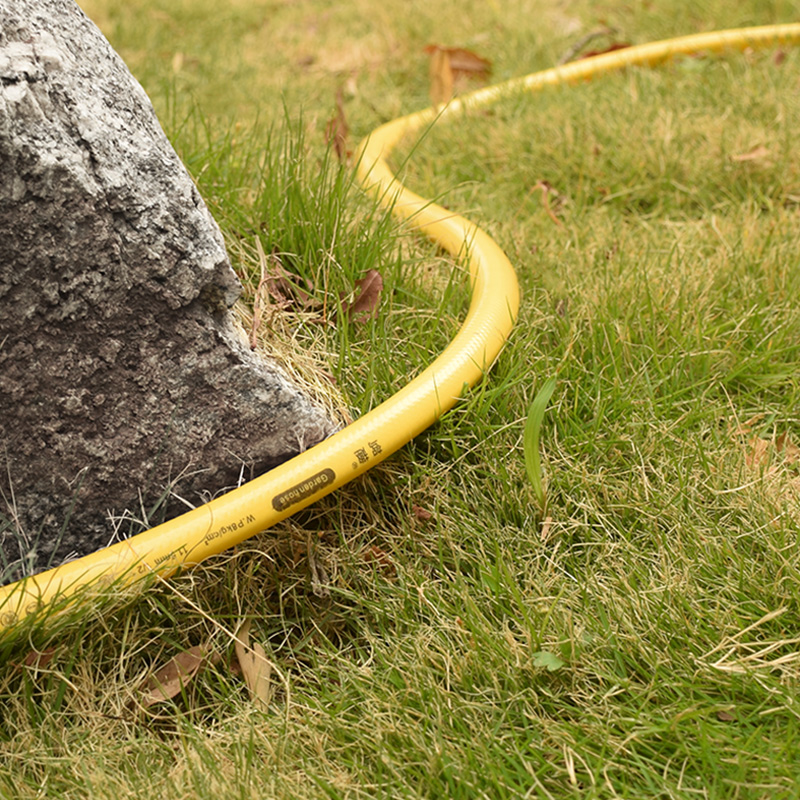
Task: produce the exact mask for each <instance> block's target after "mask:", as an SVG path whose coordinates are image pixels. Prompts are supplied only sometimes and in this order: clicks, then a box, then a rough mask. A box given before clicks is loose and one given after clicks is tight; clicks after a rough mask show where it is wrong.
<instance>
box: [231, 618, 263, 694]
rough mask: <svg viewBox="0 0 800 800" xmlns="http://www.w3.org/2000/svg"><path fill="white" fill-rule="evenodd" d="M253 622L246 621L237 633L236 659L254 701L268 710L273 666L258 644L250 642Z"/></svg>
mask: <svg viewBox="0 0 800 800" xmlns="http://www.w3.org/2000/svg"><path fill="white" fill-rule="evenodd" d="M250 626H251V620H249V619H248V620H245V621H244V622H243V623H242V624H241V625H240V626H239V630H238V631H237V632H236V645H235V647H236V659H237V661H238V662H239V668H240V669H241V672H242V677H243V678H244V682H245V684H246V686H247V688H248V689H249V690H250V694H251V695H252V697H253V700H255V701H256V703H257V704H258V705H260V706H261V707H262V708H264V709H266V708H267V707H268V706H269V699H270V694H271V678H272V664H271V663H270V661H269V659H268V658H267V654H266V651H265V650H264V648H263V647H262V646H261V645H260V644H259V643H258V642H252V643H251V642H250Z"/></svg>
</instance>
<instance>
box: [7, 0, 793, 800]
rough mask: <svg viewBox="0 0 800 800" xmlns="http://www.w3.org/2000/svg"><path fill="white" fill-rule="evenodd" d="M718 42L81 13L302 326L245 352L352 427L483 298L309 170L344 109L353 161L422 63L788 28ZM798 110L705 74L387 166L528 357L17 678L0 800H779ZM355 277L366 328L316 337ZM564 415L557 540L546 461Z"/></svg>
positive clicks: (328, 174) (786, 64)
mask: <svg viewBox="0 0 800 800" xmlns="http://www.w3.org/2000/svg"><path fill="white" fill-rule="evenodd" d="M731 6H732V4H731V3H729V2H723V0H708V2H703V3H698V2H696V0H695V2H691V3H690V2H684V0H675V1H674V2H670V3H657V2H630V3H621V2H617V3H612V2H609V3H607V4H605V5H599V4H596V3H589V2H588V1H587V2H582V0H576V1H575V2H566V1H564V2H557V0H513V1H512V2H507V3H506V2H502V0H484V2H471V1H470V2H464V3H445V4H440V5H439V6H436V5H433V4H430V3H422V2H418V0H411V1H410V2H406V3H404V4H402V5H400V4H392V3H384V4H382V5H378V6H376V5H375V4H373V3H367V2H366V0H348V1H347V2H342V3H338V4H332V3H326V2H322V1H321V0H306V2H300V1H297V2H292V1H291V0H285V1H284V2H276V1H275V0H269V1H267V0H250V2H244V0H225V2H215V3H212V2H210V0H182V2H181V0H161V1H160V2H156V0H140V1H137V2H131V1H130V0H85V2H84V3H83V7H84V8H85V9H86V11H87V13H89V15H90V16H92V18H93V19H95V20H96V21H97V22H98V24H99V25H100V26H101V28H102V29H103V31H104V32H105V34H106V35H107V36H108V37H109V39H110V41H111V42H112V44H113V45H114V46H115V47H116V48H117V50H118V51H119V52H120V54H121V55H122V56H123V58H124V59H125V60H126V61H127V63H128V64H129V66H130V67H131V69H132V71H133V72H134V74H135V75H136V76H137V77H138V78H139V80H140V81H141V82H142V83H143V85H144V86H145V88H146V90H147V91H148V93H149V94H150V96H151V98H152V99H153V103H154V105H155V107H156V110H157V112H158V113H159V116H160V118H161V120H162V123H163V125H164V127H165V130H166V131H167V134H168V135H169V136H170V138H171V140H172V141H173V143H174V145H175V147H176V149H177V150H178V152H179V154H180V155H181V156H182V158H183V159H184V161H185V163H186V164H187V166H188V167H189V169H190V171H191V172H192V174H193V175H194V177H195V179H196V180H197V182H198V185H199V187H200V190H201V193H202V194H203V196H204V197H205V198H206V200H207V202H208V204H209V206H210V208H211V209H212V212H213V213H214V215H215V217H216V218H217V220H218V221H219V223H220V225H221V226H222V228H223V230H224V233H225V236H226V240H227V241H228V243H229V250H230V253H231V257H232V260H233V262H234V266H235V267H236V269H237V271H239V273H240V274H241V276H242V278H243V281H244V283H245V284H246V285H247V286H248V296H249V299H250V300H251V301H252V298H253V295H254V293H255V287H256V286H257V283H258V277H259V273H258V270H259V256H258V248H259V245H260V247H261V249H262V250H263V252H265V253H270V252H272V251H273V250H277V251H279V252H281V253H283V254H285V264H286V265H287V266H289V267H291V270H292V271H293V272H294V273H296V274H297V275H298V276H300V277H299V280H302V281H303V286H304V287H305V288H306V289H308V290H309V292H310V293H311V295H312V296H313V297H314V298H316V300H318V301H319V305H314V304H304V303H303V302H300V301H296V302H293V303H292V304H291V305H290V307H289V308H288V310H287V311H286V312H285V313H284V314H283V315H273V316H272V317H271V318H270V319H269V323H270V325H269V326H268V327H269V330H270V332H271V336H269V337H265V341H264V343H263V346H264V347H266V348H270V349H271V350H272V351H274V352H275V354H276V356H277V357H279V358H281V359H282V361H283V362H284V363H285V364H286V365H287V367H289V368H292V369H293V370H294V371H295V372H296V373H297V374H298V376H299V377H300V379H301V380H305V381H306V382H307V383H308V385H309V391H312V392H320V393H323V394H325V395H326V402H329V403H332V404H334V405H335V406H336V408H337V413H339V414H341V416H342V418H343V419H347V418H348V417H349V416H352V417H355V416H358V415H360V414H362V413H364V412H365V411H367V410H368V409H369V408H372V407H374V406H375V405H377V404H378V403H379V402H381V400H383V399H385V398H386V397H388V396H389V395H391V394H392V393H393V392H394V391H396V390H397V389H398V388H400V387H402V386H403V385H404V384H405V382H406V381H407V380H408V378H409V376H412V375H414V374H415V373H416V372H418V371H419V370H420V369H421V368H422V367H423V366H424V365H425V364H427V363H429V361H430V360H431V359H432V358H433V357H435V355H436V354H437V353H438V352H440V351H441V349H442V348H443V347H444V346H445V345H446V344H447V342H448V341H449V340H450V338H451V337H452V335H453V334H454V332H455V331H456V330H457V329H458V325H459V321H460V320H461V319H462V318H463V314H464V309H465V307H466V301H467V292H466V289H465V287H464V281H463V275H462V269H461V268H460V267H459V266H457V265H453V264H452V263H451V262H450V260H449V258H447V257H445V256H443V255H442V254H441V253H440V252H439V251H438V250H437V249H436V248H435V247H433V246H432V245H430V244H428V243H426V242H424V241H421V240H419V239H418V238H417V237H416V236H414V235H413V234H410V233H409V232H408V231H407V230H405V229H404V228H403V226H402V225H399V224H398V223H395V222H394V221H392V219H391V218H388V217H386V216H385V215H384V214H383V212H380V211H378V210H376V209H375V208H374V206H373V205H372V203H371V201H370V200H369V199H368V198H365V197H364V196H363V195H362V193H361V192H360V191H359V190H358V189H357V187H355V186H353V185H352V184H351V182H350V171H349V166H347V165H345V166H340V165H339V163H338V160H337V158H336V157H335V155H334V154H333V153H332V152H331V151H329V150H327V149H326V144H325V138H326V137H325V131H326V128H328V127H329V121H330V120H331V119H332V118H334V117H335V115H336V114H337V100H336V98H337V94H338V95H339V103H338V105H339V106H340V119H341V117H342V116H343V117H344V118H345V119H346V121H347V125H348V127H349V135H348V138H347V144H346V148H345V149H349V150H353V149H354V148H355V145H356V143H357V141H358V139H359V138H360V137H361V136H363V135H366V134H367V133H368V132H369V131H370V130H372V129H373V128H374V127H376V126H377V125H379V124H381V123H383V122H386V121H388V120H390V119H393V118H395V117H396V116H399V115H401V114H404V113H409V112H411V111H414V110H417V109H419V108H422V107H424V106H426V105H427V104H428V103H429V90H430V75H429V61H430V57H429V55H428V54H427V53H426V52H425V50H424V48H425V46H426V45H428V44H432V43H434V44H439V45H443V46H452V47H461V48H466V49H468V50H470V51H472V52H474V53H476V54H478V55H480V56H481V57H483V58H486V59H489V60H491V62H492V76H491V78H490V81H492V82H494V81H501V80H504V79H507V78H511V77H514V76H517V75H523V74H526V73H529V72H532V71H534V70H538V69H543V68H546V67H549V66H552V65H553V64H555V63H556V62H557V61H558V60H559V59H560V58H561V57H562V56H564V55H565V54H567V53H569V51H570V49H571V47H572V46H573V45H574V44H576V43H579V41H580V40H581V39H582V37H584V36H585V35H586V34H587V33H590V32H593V31H599V30H600V29H605V28H612V29H614V32H613V33H610V34H605V35H604V36H600V37H597V38H596V39H593V40H592V41H591V42H590V43H588V44H587V46H586V49H592V48H598V49H602V48H604V47H607V46H608V45H609V44H610V43H612V42H618V43H634V44H638V43H642V42H646V41H650V40H653V39H658V38H664V37H668V36H674V35H680V34H685V33H694V32H698V31H705V30H714V29H718V28H723V27H735V26H740V25H756V24H770V23H775V22H791V21H795V20H796V19H798V18H799V15H800V2H788V1H787V2H779V1H778V0H776V1H775V2H758V1H757V0H742V1H741V2H738V3H736V4H735V7H734V8H732V7H731ZM478 85H480V84H479V83H477V82H476V80H475V79H474V78H473V79H472V80H470V79H468V78H465V79H463V81H462V84H459V86H458V87H457V88H462V89H469V88H472V87H473V86H478ZM798 88H800V52H794V51H792V50H790V49H786V50H783V49H780V48H773V49H770V50H765V51H762V52H749V51H748V52H745V53H743V54H738V53H736V54H734V53H730V54H723V55H720V56H710V55H709V54H705V53H698V54H695V55H694V56H692V57H687V58H680V59H676V60H675V61H674V62H673V63H671V64H668V65H665V66H663V67H660V68H658V69H654V70H647V69H643V68H634V69H629V70H626V71H624V72H621V73H619V74H616V75H613V76H609V77H607V78H604V79H602V80H599V81H595V82H592V83H586V84H581V85H577V86H571V87H558V88H552V89H549V90H547V91H545V92H542V93H539V94H536V95H531V96H518V97H513V98H508V99H506V100H504V101H502V102H500V103H497V104H495V105H493V106H491V107H487V108H483V109H480V110H475V111H471V112H469V113H465V114H464V115H462V116H460V117H458V118H457V119H450V120H449V121H447V122H446V123H442V124H439V125H434V126H433V128H432V129H431V130H429V131H427V132H426V133H425V135H424V136H423V137H422V139H421V141H417V140H413V141H407V142H404V143H403V144H402V145H401V147H400V148H399V149H398V151H397V153H396V154H395V155H394V156H393V164H394V166H395V167H396V168H397V169H398V171H399V173H400V174H401V175H402V178H403V181H404V182H405V183H407V184H408V185H409V187H410V188H412V189H413V190H414V191H416V192H418V193H420V194H422V195H423V196H426V197H431V198H436V199H437V202H439V203H442V204H444V205H446V206H447V207H448V208H452V209H453V210H454V211H457V212H458V213H460V214H463V215H465V216H467V217H469V218H470V219H472V220H474V221H475V222H477V223H478V224H479V225H481V226H482V227H483V228H485V229H486V230H487V231H488V232H489V233H490V234H491V235H492V236H493V237H495V238H496V239H497V241H498V242H499V243H500V244H501V245H502V247H503V248H504V250H505V251H506V253H507V254H508V256H509V258H510V259H511V261H512V262H513V263H514V265H515V267H516V269H517V271H518V275H519V279H520V283H521V286H522V292H523V302H522V308H521V312H520V318H519V321H518V324H517V327H516V329H515V332H514V333H513V335H512V338H511V341H510V343H509V345H508V347H507V348H506V350H505V351H504V353H503V355H502V356H501V358H500V359H499V361H498V362H497V364H496V365H495V367H494V369H493V371H492V372H491V374H490V375H489V376H488V377H487V379H486V380H485V381H483V382H482V383H481V384H480V385H479V386H478V387H476V388H475V389H474V390H472V391H470V392H468V393H467V394H466V395H465V397H464V399H463V400H462V401H460V402H459V404H458V405H457V406H456V408H455V409H454V410H453V411H451V412H450V413H448V414H447V415H446V416H445V417H444V418H443V419H442V420H441V421H440V422H439V423H437V424H436V425H435V426H434V427H433V428H431V429H430V430H428V431H427V432H426V433H424V434H422V435H421V436H419V437H417V438H416V439H415V440H414V441H413V443H412V444H411V445H409V446H408V447H407V448H405V449H404V450H402V451H401V452H400V453H398V454H396V455H395V456H393V457H392V458H391V459H389V460H387V461H386V462H384V463H383V464H382V465H380V466H379V467H377V468H376V469H375V470H373V471H372V472H370V473H369V474H368V475H367V476H366V477H364V478H363V479H361V480H358V481H356V482H354V483H352V484H349V485H348V486H347V487H345V488H344V489H343V490H342V491H340V492H338V493H336V494H335V495H333V496H331V497H328V498H326V499H325V500H324V501H322V502H320V503H319V504H317V505H315V506H313V507H312V508H310V509H309V510H307V511H305V512H303V513H301V514H300V515H298V516H297V517H294V518H292V519H290V520H289V521H288V522H286V523H283V524H281V525H279V526H277V527H276V528H274V529H271V530H270V531H267V532H265V533H263V534H261V535H260V536H259V537H256V538H255V539H253V540H250V541H249V542H247V543H245V544H244V545H242V546H240V547H239V548H237V549H236V550H235V551H232V552H229V553H226V554H225V555H223V556H220V557H217V558H215V559H213V560H211V561H210V562H207V564H204V565H203V566H201V567H200V568H197V569H195V570H193V571H192V572H190V573H188V574H185V575H183V576H181V577H179V578H177V579H175V580H174V581H171V582H170V583H169V584H168V585H161V586H157V587H154V588H153V589H152V590H151V591H148V592H147V593H146V594H144V595H136V594H133V593H131V594H127V593H126V595H125V596H124V597H118V598H116V599H114V600H112V601H108V602H106V603H104V604H102V605H98V606H96V607H83V608H81V609H78V610H76V611H75V612H74V613H73V614H72V615H71V616H70V617H69V618H68V619H67V620H65V621H61V622H59V623H58V624H57V625H54V626H52V627H50V628H46V629H41V630H39V629H37V630H33V631H30V632H29V635H28V636H27V638H25V639H20V638H17V639H10V640H8V641H6V642H4V643H3V648H4V649H3V656H4V657H3V662H2V666H0V706H1V707H2V713H1V714H0V793H1V794H2V795H3V796H8V797H14V798H34V797H51V796H52V797H59V798H128V797H148V798H149V797H156V796H161V797H165V798H195V797H198V798H206V797H208V798H212V797H213V798H217V797H226V798H227V797H232V798H250V797H253V798H264V797H277V798H318V797H319V798H321V797H334V798H339V797H341V798H373V797H436V798H438V797H443V798H444V797H454V798H458V797H464V798H473V797H475V798H479V797H485V798H504V797H508V798H517V797H533V798H570V797H580V798H616V797H624V798H684V797H686V798H689V797H692V798H694V797H701V798H742V799H744V798H792V797H797V796H798V794H800V790H798V789H797V785H798V783H799V782H800V736H799V735H798V734H800V717H799V716H798V699H799V695H798V680H800V646H799V645H800V603H799V602H798V601H799V600H800V583H798V578H799V577H800V575H799V574H798V570H800V546H799V545H798V529H799V523H800V495H798V492H800V449H798V447H799V446H800V416H798V411H797V409H798V401H800V374H799V371H798V364H800V304H799V303H798V300H797V298H798V291H799V290H800V264H799V263H798V262H799V261H800V257H799V256H798V252H800V141H798V138H797V136H796V131H797V130H798V129H800V102H798ZM256 240H258V244H257V243H256ZM369 269H377V270H379V271H380V272H381V274H382V276H383V280H384V290H383V294H382V297H381V304H380V307H379V309H378V314H377V317H376V318H375V319H373V320H369V321H367V322H355V321H352V322H345V321H344V320H342V319H341V318H340V319H339V321H338V322H334V323H330V321H329V320H327V318H326V319H325V321H324V323H323V324H321V323H320V319H319V316H320V313H321V312H320V311H319V308H320V307H325V302H326V298H338V297H339V293H340V292H347V291H348V290H350V289H352V286H353V284H354V281H355V280H356V279H358V278H360V277H361V276H362V275H363V274H364V273H365V272H366V271H367V270H369ZM243 314H244V318H245V319H247V312H246V311H245V312H243ZM301 354H302V357H301ZM320 375H323V377H322V378H320ZM326 376H327V377H326ZM548 379H555V390H554V393H553V395H552V398H551V400H550V403H549V406H548V409H547V411H546V412H545V414H544V418H543V422H542V428H541V432H540V442H539V448H540V454H541V464H542V469H543V472H544V482H545V487H546V491H547V499H546V505H545V506H544V507H543V504H542V503H541V502H539V497H538V493H537V491H536V490H535V487H534V485H533V484H532V483H531V481H530V480H529V476H528V473H527V471H526V459H525V453H524V438H525V437H524V434H525V423H526V417H527V414H528V409H529V406H530V404H531V402H532V401H533V400H534V398H535V397H536V396H537V393H539V392H540V391H541V390H542V388H543V386H545V385H546V382H547V381H548ZM245 618H248V619H250V620H251V629H250V635H251V637H252V640H253V641H257V642H259V643H260V645H261V646H262V647H263V649H264V653H265V656H266V658H267V659H268V661H269V662H270V664H271V672H270V675H269V680H268V681H266V683H265V685H262V687H261V697H260V699H259V698H257V697H255V696H254V695H253V693H252V692H251V691H249V690H248V686H247V685H246V681H245V679H244V676H243V675H242V674H241V668H240V666H239V661H238V660H237V657H236V654H235V650H236V648H235V646H234V642H233V635H234V633H235V631H236V630H237V628H238V626H239V625H240V624H241V622H242V620H243V619H245ZM198 646H202V647H203V648H205V650H204V652H206V653H208V654H209V655H208V656H207V658H206V660H205V662H204V663H203V665H202V669H200V670H199V671H198V672H197V674H196V675H195V676H194V677H193V678H192V679H191V681H189V682H187V684H186V685H185V688H184V690H183V691H182V692H180V693H178V694H177V695H176V696H175V697H173V698H172V699H170V700H169V701H165V702H161V703H153V704H150V705H148V703H147V700H146V688H145V687H146V682H147V680H148V678H150V677H151V676H152V675H153V673H154V672H155V671H156V670H157V669H159V668H160V667H162V666H164V665H165V664H167V663H169V662H170V661H171V660H172V659H174V658H175V657H176V656H179V655H180V654H182V653H185V652H187V651H189V650H190V648H193V647H198ZM37 652H38V653H41V654H42V655H41V657H39V658H37V657H36V653H37Z"/></svg>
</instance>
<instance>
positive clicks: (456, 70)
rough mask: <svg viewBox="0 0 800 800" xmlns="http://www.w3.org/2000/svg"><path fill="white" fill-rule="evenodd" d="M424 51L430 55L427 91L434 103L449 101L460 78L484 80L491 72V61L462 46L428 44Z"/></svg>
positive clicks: (439, 103)
mask: <svg viewBox="0 0 800 800" xmlns="http://www.w3.org/2000/svg"><path fill="white" fill-rule="evenodd" d="M425 52H426V53H427V54H428V55H429V56H430V57H431V60H430V66H429V76H430V90H429V93H430V98H431V102H432V103H433V104H434V105H441V104H442V103H447V102H448V101H450V100H451V99H452V98H453V93H454V92H455V88H456V83H457V82H458V81H459V80H460V79H463V78H472V79H474V80H479V81H486V80H488V79H489V76H490V75H491V72H492V62H491V61H489V60H488V59H486V58H483V57H481V56H479V55H478V54H477V53H473V52H472V50H467V49H465V48H463V47H442V46H441V45H438V44H429V45H427V46H426V47H425Z"/></svg>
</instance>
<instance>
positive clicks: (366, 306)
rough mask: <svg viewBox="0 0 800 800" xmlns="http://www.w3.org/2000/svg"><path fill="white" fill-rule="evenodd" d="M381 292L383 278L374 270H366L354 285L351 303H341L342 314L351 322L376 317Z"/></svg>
mask: <svg viewBox="0 0 800 800" xmlns="http://www.w3.org/2000/svg"><path fill="white" fill-rule="evenodd" d="M382 291H383V277H382V276H381V274H380V272H378V270H376V269H370V270H367V272H366V273H365V275H364V277H363V278H359V279H358V280H357V281H356V283H355V292H354V298H353V302H352V303H350V302H347V301H343V302H342V312H343V313H344V314H345V315H346V316H347V317H348V318H349V319H351V320H352V321H353V322H363V321H365V320H367V319H375V317H377V316H378V306H379V305H380V301H381V292H382Z"/></svg>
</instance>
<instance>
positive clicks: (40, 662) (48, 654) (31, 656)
mask: <svg viewBox="0 0 800 800" xmlns="http://www.w3.org/2000/svg"><path fill="white" fill-rule="evenodd" d="M55 654H56V648H55V647H48V648H46V649H45V650H42V651H39V650H31V652H30V653H28V655H27V656H25V660H24V661H23V662H22V663H23V664H24V665H25V666H26V667H33V668H34V669H45V668H46V667H47V665H48V664H49V663H50V662H51V661H52V660H53V656H54V655H55Z"/></svg>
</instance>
